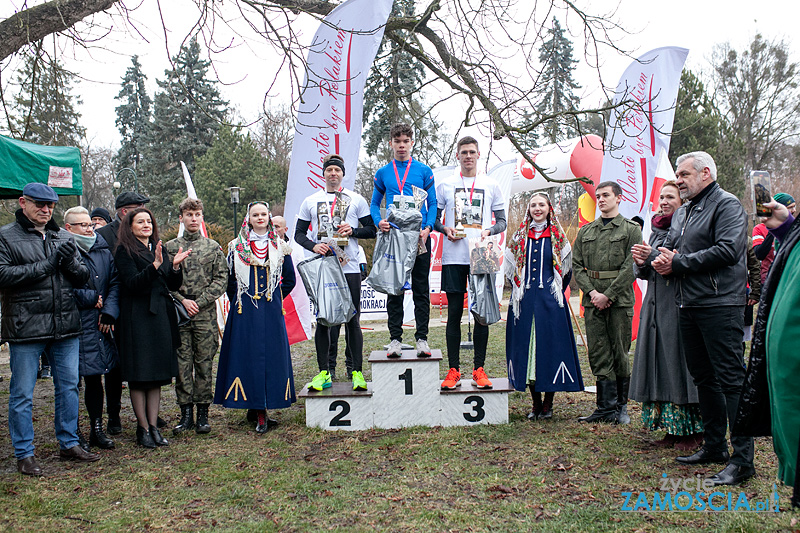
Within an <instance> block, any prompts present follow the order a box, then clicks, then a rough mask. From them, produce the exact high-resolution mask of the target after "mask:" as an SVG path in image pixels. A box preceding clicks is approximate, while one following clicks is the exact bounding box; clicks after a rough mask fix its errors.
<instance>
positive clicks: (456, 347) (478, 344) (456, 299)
mask: <svg viewBox="0 0 800 533" xmlns="http://www.w3.org/2000/svg"><path fill="white" fill-rule="evenodd" d="M445 294H446V295H447V327H446V328H445V339H446V340H447V361H448V364H449V365H450V368H460V350H461V317H462V316H463V314H464V293H463V292H446V293H445ZM474 324H475V333H474V334H473V337H472V339H473V342H474V345H475V346H474V349H473V351H474V353H475V368H480V367H482V366H483V365H484V363H485V362H486V345H487V344H489V326H481V325H480V324H478V323H477V322H475V323H474Z"/></svg>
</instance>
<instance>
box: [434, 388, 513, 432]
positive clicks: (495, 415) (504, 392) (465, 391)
mask: <svg viewBox="0 0 800 533" xmlns="http://www.w3.org/2000/svg"><path fill="white" fill-rule="evenodd" d="M490 379H491V382H492V388H491V389H479V388H477V387H476V386H475V385H473V384H472V380H471V379H462V380H461V386H460V387H458V388H455V389H453V390H441V391H440V397H439V398H440V399H439V401H440V405H441V409H442V412H441V419H440V422H439V424H440V425H442V426H474V425H477V424H508V393H509V392H511V391H513V390H514V389H513V387H511V384H510V383H509V382H508V379H507V378H490Z"/></svg>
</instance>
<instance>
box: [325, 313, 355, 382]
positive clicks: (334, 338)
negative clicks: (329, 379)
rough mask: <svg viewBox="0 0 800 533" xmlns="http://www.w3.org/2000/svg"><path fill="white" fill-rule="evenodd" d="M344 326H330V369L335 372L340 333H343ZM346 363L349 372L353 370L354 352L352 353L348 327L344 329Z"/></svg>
mask: <svg viewBox="0 0 800 533" xmlns="http://www.w3.org/2000/svg"><path fill="white" fill-rule="evenodd" d="M341 329H342V326H341V324H340V325H338V326H331V327H329V328H328V336H329V338H330V343H331V345H330V348H328V370H329V371H330V372H333V371H334V370H336V359H337V358H338V357H339V333H341ZM344 343H345V344H344V346H345V348H344V365H345V368H346V369H347V371H348V372H352V371H353V354H352V353H350V343H349V342H348V341H347V328H345V330H344Z"/></svg>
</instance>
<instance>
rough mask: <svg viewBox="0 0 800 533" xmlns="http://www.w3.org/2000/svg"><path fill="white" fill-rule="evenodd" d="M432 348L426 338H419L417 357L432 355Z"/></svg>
mask: <svg viewBox="0 0 800 533" xmlns="http://www.w3.org/2000/svg"><path fill="white" fill-rule="evenodd" d="M430 356H431V349H430V347H429V346H428V341H426V340H425V339H417V357H430Z"/></svg>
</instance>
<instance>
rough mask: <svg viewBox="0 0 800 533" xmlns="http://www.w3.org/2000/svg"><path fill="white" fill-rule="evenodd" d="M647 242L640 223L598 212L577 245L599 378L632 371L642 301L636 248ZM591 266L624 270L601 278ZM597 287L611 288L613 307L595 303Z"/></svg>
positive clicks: (592, 358) (576, 256)
mask: <svg viewBox="0 0 800 533" xmlns="http://www.w3.org/2000/svg"><path fill="white" fill-rule="evenodd" d="M641 242H642V230H641V228H640V227H639V225H638V224H637V223H635V222H633V221H631V220H628V219H627V218H625V217H623V216H622V215H617V216H616V217H614V218H613V219H611V221H610V222H608V223H607V224H605V225H603V220H602V218H599V217H598V218H597V219H596V220H595V221H594V222H591V223H589V224H586V225H585V226H583V227H582V228H581V229H580V230H579V231H578V236H577V237H576V238H575V244H574V246H573V247H572V264H573V268H574V272H575V281H576V282H577V284H578V287H580V289H581V290H582V291H583V300H582V302H581V303H582V305H583V307H584V309H585V314H584V318H585V322H586V342H587V344H588V353H589V365H590V366H591V368H592V374H594V376H595V377H596V378H597V380H598V381H604V380H615V379H616V378H618V377H619V378H626V377H629V376H630V375H631V371H630V365H629V361H628V351H629V350H630V347H631V327H632V321H633V306H634V303H635V301H636V297H635V295H634V292H633V282H634V279H635V276H634V274H633V255H632V253H631V248H632V247H633V245H634V244H640V243H641ZM589 271H596V272H609V271H619V273H618V274H617V275H616V276H614V277H611V278H608V279H596V278H593V277H591V276H590V274H589ZM593 290H596V291H598V292H600V293H602V294H605V295H606V296H607V297H608V298H609V299H610V300H611V307H609V308H607V309H604V310H599V309H597V308H595V306H594V305H592V299H591V298H590V297H589V293H590V292H591V291H593Z"/></svg>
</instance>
